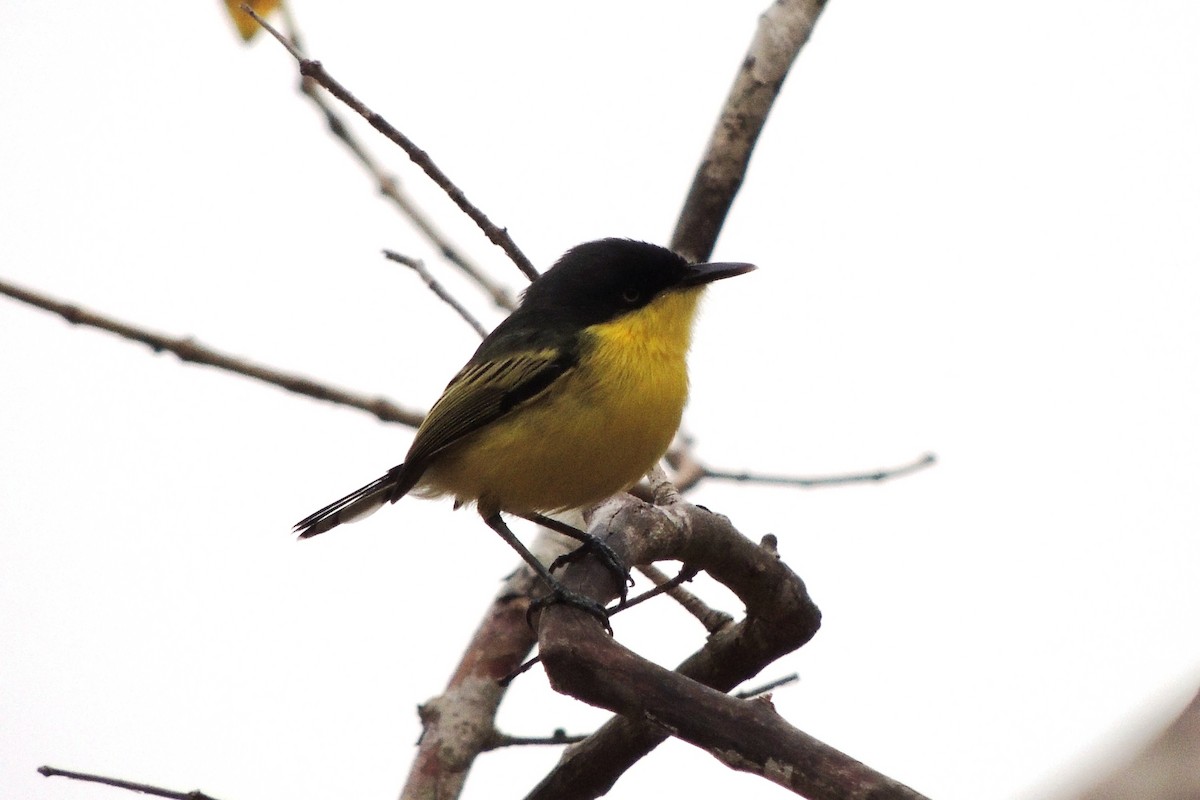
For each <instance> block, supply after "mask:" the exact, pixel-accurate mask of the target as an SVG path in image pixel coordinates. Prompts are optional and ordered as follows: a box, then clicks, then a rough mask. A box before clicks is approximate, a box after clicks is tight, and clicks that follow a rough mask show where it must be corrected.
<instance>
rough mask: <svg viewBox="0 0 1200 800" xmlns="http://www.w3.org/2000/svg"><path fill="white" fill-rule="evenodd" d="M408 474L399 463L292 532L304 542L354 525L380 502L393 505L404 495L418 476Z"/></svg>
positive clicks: (325, 508) (296, 526)
mask: <svg viewBox="0 0 1200 800" xmlns="http://www.w3.org/2000/svg"><path fill="white" fill-rule="evenodd" d="M409 472H410V471H409V470H405V469H404V465H403V464H400V465H399V466H395V467H392V468H391V469H389V470H388V471H387V474H386V475H383V476H382V477H380V478H376V479H375V480H373V481H371V482H370V483H368V484H367V485H366V486H364V487H362V488H361V489H358V490H356V491H353V492H351V493H350V494H348V495H346V496H345V497H343V498H342V499H341V500H335V501H333V502H332V503H330V504H329V505H327V506H325V507H324V508H322V509H320V510H318V511H314V512H313V513H311V514H309V515H308V516H307V517H305V518H304V519H302V520H300V521H299V522H297V523H296V524H295V525H294V526H293V527H292V530H294V531H295V532H296V533H298V534H300V538H301V539H307V538H309V537H310V536H316V535H317V534H318V533H324V532H325V531H327V530H330V529H332V528H336V527H337V526H338V525H341V524H342V523H343V522H357V521H358V520H360V519H363V518H364V517H369V516H370V515H371V514H374V513H375V512H376V511H378V510H379V509H380V507H381V506H383V504H384V503H387V502H392V503H394V502H396V501H397V500H399V499H400V498H401V497H403V496H404V495H406V494H407V493H408V490H409V489H411V488H412V487H413V486H414V485H415V484H416V482H417V478H419V477H420V475H419V474H417V475H410V474H409Z"/></svg>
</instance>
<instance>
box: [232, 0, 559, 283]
mask: <svg viewBox="0 0 1200 800" xmlns="http://www.w3.org/2000/svg"><path fill="white" fill-rule="evenodd" d="M242 10H243V11H245V12H246V13H247V14H249V15H250V16H252V17H254V19H255V20H256V21H257V22H258V24H259V25H262V26H263V28H265V29H266V31H267V32H268V33H270V34H271V35H272V36H274V37H275V39H276V40H277V41H278V42H279V43H280V44H282V45H283V46H284V48H286V49H287V51H288V52H289V53H291V55H292V58H294V59H296V61H297V62H298V63H299V65H300V74H301V76H303V77H306V78H312V79H313V80H315V81H316V82H317V83H319V84H321V86H323V87H325V89H326V91H328V92H329V93H330V94H331V95H333V96H334V97H336V98H337V99H338V100H341V101H342V103H344V104H345V105H346V107H347V108H349V109H350V110H351V111H353V112H354V113H356V114H358V115H359V116H361V117H362V118H363V119H365V120H366V121H367V124H369V125H370V126H371V127H372V128H374V129H375V130H377V131H379V132H380V133H382V134H383V135H384V136H386V137H387V138H388V139H390V140H391V141H392V142H393V143H394V144H395V145H396V146H398V147H399V148H400V149H401V150H403V151H404V152H405V153H406V154H408V157H409V158H410V159H412V161H413V163H414V164H416V165H417V166H418V167H420V168H421V169H422V170H424V172H425V174H426V175H428V176H429V178H430V180H432V181H433V182H434V183H435V184H437V186H438V188H440V189H441V190H442V191H443V192H445V193H446V196H448V197H449V198H450V199H451V200H453V201H454V204H455V205H457V206H458V207H459V209H460V210H461V211H462V212H463V213H464V214H466V215H467V216H468V217H470V218H471V221H473V222H474V223H475V224H476V225H477V226H479V229H480V230H481V231H483V233H484V235H485V236H487V237H488V239H489V240H491V242H492V244H494V245H496V246H497V247H499V248H500V249H501V250H503V251H504V252H505V254H506V255H508V257H509V259H511V260H512V262H513V263H514V264H516V265H517V269H519V270H521V272H523V273H524V274H525V277H527V278H529V280H535V279H536V278H537V276H538V271H537V269H536V268H535V267H534V266H533V264H532V262H530V260H529V259H528V258H527V257H526V256H525V254H524V253H522V252H521V249H520V248H519V247H517V243H516V242H514V241H513V239H512V237H511V236H509V235H508V231H507V230H505V229H503V228H500V227H498V226H497V225H496V224H495V223H494V222H492V221H491V220H490V219H488V217H487V215H486V214H484V213H483V212H482V211H480V210H479V208H478V207H477V206H475V205H474V204H473V203H471V201H470V200H468V199H467V196H466V194H464V193H463V190H462V189H460V188H458V186H457V185H456V184H455V183H454V182H453V181H452V180H450V177H449V176H448V175H446V173H444V172H442V170H441V168H440V167H439V166H438V165H437V164H435V163H434V162H433V159H432V158H430V157H429V154H428V153H426V152H425V151H424V150H422V149H421V148H419V147H417V145H416V144H415V143H414V142H413V141H412V140H411V139H409V138H408V137H407V136H405V135H404V134H403V133H401V132H400V131H399V130H397V129H396V127H395V126H393V125H392V124H391V123H390V122H388V121H387V120H386V119H384V118H383V117H382V116H381V115H379V114H377V113H376V112H374V111H372V110H371V109H370V108H368V107H367V106H366V105H365V104H363V102H362V101H360V100H359V99H358V98H357V97H355V96H354V95H353V94H351V93H350V91H349V90H348V89H347V88H346V87H345V86H342V84H340V83H338V81H337V80H336V79H334V77H333V76H332V75H330V74H329V72H328V71H327V70H326V69H325V67H324V66H323V65H322V64H321V62H320V61H315V60H313V59H311V58H307V57H306V56H305V55H304V53H302V52H301V51H300V50H299V49H298V48H296V47H295V46H294V45H293V44H292V43H291V41H289V40H288V38H287V37H286V36H284V35H283V34H281V33H280V32H279V31H277V30H275V29H274V28H273V27H271V25H270V24H269V23H267V21H266V20H264V19H263V18H262V17H260V16H258V14H255V13H254V9H252V8H250V7H249V6H247V5H243V6H242Z"/></svg>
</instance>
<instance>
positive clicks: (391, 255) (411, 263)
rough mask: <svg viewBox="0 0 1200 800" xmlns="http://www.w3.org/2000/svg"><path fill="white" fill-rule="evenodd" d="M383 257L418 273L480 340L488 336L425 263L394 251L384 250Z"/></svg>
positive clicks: (485, 330) (430, 289)
mask: <svg viewBox="0 0 1200 800" xmlns="http://www.w3.org/2000/svg"><path fill="white" fill-rule="evenodd" d="M383 255H384V257H385V258H387V259H388V260H389V261H395V262H396V263H397V264H403V265H404V266H406V267H408V268H409V269H411V270H412V271H413V272H415V273H417V275H418V276H420V278H421V280H423V281H425V285H426V286H427V287H429V291H431V292H433V293H434V294H435V295H437V297H438V299H439V300H441V301H442V302H443V303H445V304H446V305H448V306H450V308H452V309H454V312H455V313H456V314H458V316H460V317H462V319H463V320H464V321H465V322H466V323H467V324H468V325H470V326H471V327H472V328H474V329H475V332H476V333H478V334H479V336H480V338H482V337H484V336H487V335H488V331H487V328H485V327H483V324H482V323H481V322H480V321H479V320H477V319H475V317H474V316H473V315H472V314H471V312H470V311H468V310H467V308H466V306H464V305H463V304H462V303H460V302H458V300H457V299H456V298H455V297H454V295H452V294H450V293H449V292H448V291H446V287H444V286H442V284H440V283H438V280H437V278H435V277H433V275H432V274H430V272H429V270H427V269H425V262H424V261H422V260H421V259H419V258H411V257H409V256H406V255H401V254H400V253H397V252H395V251H393V250H384V251H383Z"/></svg>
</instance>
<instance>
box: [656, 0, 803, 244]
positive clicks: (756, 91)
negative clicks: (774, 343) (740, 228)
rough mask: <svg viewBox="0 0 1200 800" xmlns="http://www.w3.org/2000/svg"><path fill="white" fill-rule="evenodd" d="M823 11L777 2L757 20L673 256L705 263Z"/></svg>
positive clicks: (791, 0) (793, 1)
mask: <svg viewBox="0 0 1200 800" xmlns="http://www.w3.org/2000/svg"><path fill="white" fill-rule="evenodd" d="M824 8H825V0H777V1H776V2H775V3H773V4H772V5H771V6H770V7H769V8H768V9H767V10H766V11H764V12H763V13H762V16H760V17H759V19H758V29H757V30H756V31H755V34H754V39H753V40H751V42H750V48H749V50H748V52H747V53H746V58H745V59H744V60H743V61H742V68H741V70H740V71H739V72H738V75H737V77H736V78H735V79H734V82H733V86H732V87H731V88H730V90H729V95H728V97H727V98H726V100H725V107H724V108H723V109H722V110H721V115H720V118H719V119H718V120H717V125H716V127H715V128H714V129H713V132H712V137H711V138H710V139H709V140H708V147H707V148H705V152H704V158H703V159H702V160H701V161H700V168H699V169H698V170H697V172H696V177H695V178H693V179H692V187H691V190H690V191H689V192H688V196H687V199H686V200H685V201H684V203H683V210H682V211H680V212H679V221H678V222H677V223H676V224H675V233H674V234H672V236H671V249H672V250H674V251H675V252H677V253H679V254H681V255H683V256H685V257H686V258H689V259H691V260H693V261H704V260H706V259H707V258H708V257H709V256H710V255H711V254H712V250H713V246H714V245H715V244H716V242H717V235H718V234H719V233H720V232H721V226H722V225H724V223H725V217H726V215H727V214H728V213H729V207H730V206H731V205H733V198H734V197H735V196H736V195H737V192H738V189H740V188H741V186H742V180H743V179H744V178H745V176H746V168H747V166H748V165H749V163H750V153H751V152H752V151H753V150H754V145H755V143H757V142H758V136H759V134H760V133H762V129H763V125H764V124H766V121H767V114H768V112H770V110H771V105H772V104H773V103H774V102H775V98H776V96H777V95H778V94H779V90H780V88H781V87H782V86H783V79H784V78H786V77H787V74H788V70H789V69H791V66H792V64H793V63H794V62H795V60H796V56H797V54H799V52H800V48H801V47H803V46H804V43H805V42H807V41H808V37H809V36H810V35H812V30H813V26H815V25H816V24H817V17H818V16H820V14H821V11H822V10H823V9H824Z"/></svg>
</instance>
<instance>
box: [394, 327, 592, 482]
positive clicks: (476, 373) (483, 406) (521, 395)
mask: <svg viewBox="0 0 1200 800" xmlns="http://www.w3.org/2000/svg"><path fill="white" fill-rule="evenodd" d="M574 366H575V358H574V356H573V355H571V354H569V353H567V352H565V351H563V350H560V349H555V348H545V349H541V350H533V351H524V352H518V353H512V354H509V355H506V356H502V357H500V358H496V359H494V360H489V361H483V362H478V363H470V364H467V366H466V367H464V368H463V370H462V371H461V372H459V373H458V375H456V376H454V380H452V381H450V383H449V385H448V386H446V390H445V391H444V392H443V393H442V396H441V398H440V399H439V400H438V401H437V403H435V404H434V406H433V408H432V409H430V410H429V415H428V416H426V417H425V421H424V422H422V423H421V428H420V430H418V431H417V438H416V439H414V440H413V443H412V447H411V448H410V449H409V451H408V458H407V459H406V460H405V464H407V465H409V467H410V469H415V470H418V471H421V472H423V471H424V469H425V466H426V465H427V464H428V462H429V459H431V458H432V457H433V456H435V455H436V454H437V453H439V452H441V451H442V450H444V449H445V448H447V447H449V446H450V445H452V444H454V443H455V442H457V441H459V440H460V439H462V438H464V437H466V436H470V435H471V434H473V433H475V432H476V431H478V430H480V429H482V428H484V427H485V426H487V425H490V424H491V423H493V422H495V421H496V420H498V419H500V418H501V417H503V416H504V415H505V414H508V413H509V412H510V411H512V410H513V409H514V408H517V407H518V406H520V405H521V404H522V403H525V402H527V401H529V400H531V399H533V398H534V397H536V396H537V395H539V394H541V393H542V392H544V391H545V390H546V389H548V388H549V387H550V385H551V384H553V383H554V382H555V381H557V380H558V379H559V378H561V377H562V376H563V375H565V374H566V373H568V372H569V371H570V370H571V369H572V368H574Z"/></svg>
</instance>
